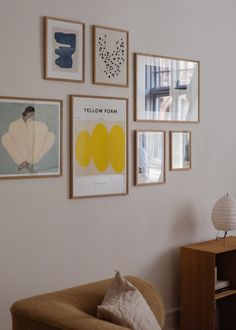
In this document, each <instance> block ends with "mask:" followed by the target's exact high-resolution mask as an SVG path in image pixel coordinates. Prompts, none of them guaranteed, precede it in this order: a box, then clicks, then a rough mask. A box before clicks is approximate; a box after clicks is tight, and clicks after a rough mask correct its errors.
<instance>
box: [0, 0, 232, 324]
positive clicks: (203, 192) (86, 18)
mask: <svg viewBox="0 0 236 330" xmlns="http://www.w3.org/2000/svg"><path fill="white" fill-rule="evenodd" d="M235 11H236V3H235V1H234V0H225V1H221V0H207V1H206V0H200V1H194V0H179V1H175V0H165V1H164V0H145V1H141V0H119V1H115V0H94V1H92V0H67V1H62V0H50V1H49V0H40V1H37V0H20V1H19V0H1V1H0V40H1V48H0V94H1V95H2V96H27V97H39V98H61V99H63V100H64V109H63V115H64V123H63V131H64V139H63V150H64V151H63V167H64V175H63V177H61V178H47V179H27V180H26V179H25V180H2V181H1V182H0V201H1V202H0V207H1V213H0V214H1V215H0V328H1V330H9V329H10V328H11V323H10V314H9V307H10V305H11V304H12V303H13V302H14V301H15V300H17V299H20V298H23V297H27V296H31V295H36V294H39V293H43V292H46V291H52V290H57V289H61V288H65V287H70V286H74V285H78V284H80V283H85V282H89V281H94V280H99V279H103V278H107V277H111V276H113V271H114V270H115V269H119V270H121V271H122V272H123V273H124V274H133V275H137V276H141V277H143V278H145V279H147V280H150V281H152V282H153V283H154V284H156V285H157V286H158V287H159V289H160V291H161V293H162V295H163V297H164V300H165V304H166V307H167V310H168V311H169V312H170V313H169V314H168V315H170V319H171V318H172V317H173V315H171V312H172V311H175V308H177V307H178V306H179V295H178V289H179V248H180V246H181V245H184V244H186V243H190V242H195V241H199V240H205V239H208V238H213V237H214V235H215V230H214V229H213V226H212V224H211V222H210V212H211V208H212V206H213V204H214V202H215V201H216V199H217V198H218V197H220V196H221V195H223V194H225V193H226V192H229V193H231V194H232V195H234V196H235V197H236V186H235V181H236V176H235V164H236V139H235V122H236V93H235V86H236V85H235V77H236V43H235V28H236V21H235ZM43 16H54V17H61V18H65V19H72V20H80V21H83V22H85V23H86V82H85V83H84V84H79V83H70V82H59V81H58V82H56V81H55V82H53V81H45V80H43V29H42V23H43ZM92 24H97V25H105V26H112V27H120V28H124V29H127V30H129V31H130V50H131V53H133V52H145V53H150V54H159V55H167V56H168V55H169V56H176V57H184V58H190V59H196V60H200V61H201V122H200V124H192V125H191V124H170V123H167V124H166V123H165V124H163V123H157V124H155V123H153V124H151V123H147V124H146V123H136V122H134V120H133V117H134V116H133V114H134V109H133V56H132V54H130V59H131V65H130V88H116V87H103V86H95V85H92V84H91V75H92V71H91V67H92V66H91V58H92V57H91V25H92ZM69 94H91V95H105V96H121V97H129V122H130V125H129V152H130V155H129V156H130V162H129V174H130V175H129V183H130V193H129V195H128V196H122V197H109V198H108V197H107V198H94V199H83V200H69V199H68V184H69V180H68V172H69V171H68V159H69V152H68V131H69V127H68V114H69V108H68V106H69V104H68V95H69ZM144 128H147V129H158V128H159V129H166V130H167V131H168V130H169V129H181V128H182V129H190V130H191V131H192V149H193V155H192V161H193V164H192V165H193V168H192V170H191V171H186V172H179V173H177V172H169V171H168V170H167V182H166V184H164V185H160V186H146V187H135V186H134V185H133V142H134V141H133V134H132V133H133V130H135V129H144ZM167 142H168V144H169V141H167ZM168 159H169V157H168V153H167V165H168ZM0 161H1V160H0ZM168 322H169V323H171V321H170V320H169V321H168Z"/></svg>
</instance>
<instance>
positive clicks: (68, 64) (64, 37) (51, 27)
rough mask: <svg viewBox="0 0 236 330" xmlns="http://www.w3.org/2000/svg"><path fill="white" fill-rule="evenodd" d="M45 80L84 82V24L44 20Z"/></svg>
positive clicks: (51, 19)
mask: <svg viewBox="0 0 236 330" xmlns="http://www.w3.org/2000/svg"><path fill="white" fill-rule="evenodd" d="M44 27H45V79H54V80H69V81H76V82H84V23H81V22H76V21H70V20H62V19H59V18H54V17H45V18H44Z"/></svg>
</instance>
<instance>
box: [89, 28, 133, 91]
mask: <svg viewBox="0 0 236 330" xmlns="http://www.w3.org/2000/svg"><path fill="white" fill-rule="evenodd" d="M93 83H94V84H97V85H109V86H117V87H128V85H129V32H128V31H126V30H122V29H117V28H111V27H105V26H99V25H93Z"/></svg>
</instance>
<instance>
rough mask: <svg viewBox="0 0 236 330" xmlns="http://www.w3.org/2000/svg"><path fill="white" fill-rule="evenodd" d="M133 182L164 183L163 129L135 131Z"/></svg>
mask: <svg viewBox="0 0 236 330" xmlns="http://www.w3.org/2000/svg"><path fill="white" fill-rule="evenodd" d="M135 135H136V137H135V141H136V153H135V183H136V185H148V184H159V183H165V131H136V132H135Z"/></svg>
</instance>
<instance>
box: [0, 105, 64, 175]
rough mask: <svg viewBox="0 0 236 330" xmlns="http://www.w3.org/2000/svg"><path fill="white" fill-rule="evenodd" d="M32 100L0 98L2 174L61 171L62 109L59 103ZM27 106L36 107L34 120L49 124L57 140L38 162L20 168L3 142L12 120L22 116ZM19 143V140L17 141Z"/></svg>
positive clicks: (36, 173) (57, 172) (37, 173)
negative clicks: (22, 101) (23, 101)
mask: <svg viewBox="0 0 236 330" xmlns="http://www.w3.org/2000/svg"><path fill="white" fill-rule="evenodd" d="M35 102H36V101H32V102H30V100H29V102H25V103H21V102H19V103H18V102H17V101H15V100H13V101H12V102H9V101H7V102H5V101H4V100H0V176H5V175H6V176H8V175H9V176H11V175H12V176H15V175H19V176H21V175H24V176H27V175H41V174H42V175H44V174H45V175H47V174H59V172H60V155H59V150H60V148H59V143H60V122H59V121H60V109H59V104H56V103H55V104H52V103H48V104H46V103H40V102H39V101H37V103H35ZM27 106H32V107H34V109H35V111H34V117H33V120H34V121H39V122H43V123H44V124H46V125H47V127H48V131H49V132H52V133H53V134H54V136H55V141H54V143H53V145H52V147H51V149H50V150H49V151H48V152H47V153H46V154H45V155H44V156H43V157H42V159H40V160H39V161H38V162H37V163H35V164H33V165H32V166H30V168H23V169H22V170H19V166H18V164H16V162H15V161H14V160H13V159H12V157H11V156H10V154H9V152H8V151H7V149H6V148H5V147H4V145H3V143H2V137H3V136H4V134H5V133H7V132H8V130H9V126H10V124H11V123H12V122H14V121H16V120H18V119H20V118H22V113H23V112H24V110H25V108H26V107H27ZM16 145H17V142H16Z"/></svg>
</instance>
